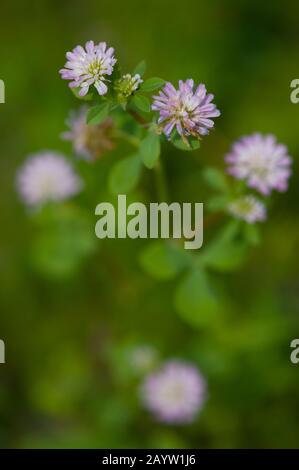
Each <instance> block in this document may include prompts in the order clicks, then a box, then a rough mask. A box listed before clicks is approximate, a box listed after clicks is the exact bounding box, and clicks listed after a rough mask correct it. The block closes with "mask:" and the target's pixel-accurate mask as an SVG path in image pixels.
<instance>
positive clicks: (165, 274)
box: [140, 240, 190, 280]
mask: <svg viewBox="0 0 299 470" xmlns="http://www.w3.org/2000/svg"><path fill="white" fill-rule="evenodd" d="M140 263H141V266H142V267H143V269H144V270H145V271H146V272H147V273H148V274H150V275H151V276H152V277H154V278H155V279H159V280H167V279H173V278H174V277H175V276H176V275H177V274H178V273H179V272H180V271H181V270H182V269H184V268H185V267H186V266H188V264H189V263H190V258H189V255H188V253H186V251H185V250H184V249H183V248H181V247H179V246H176V245H174V244H171V243H169V242H166V241H161V240H159V241H155V242H152V243H151V244H150V245H148V246H147V247H146V249H145V250H144V251H143V252H142V254H141V257H140Z"/></svg>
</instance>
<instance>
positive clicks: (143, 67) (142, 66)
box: [132, 60, 146, 76]
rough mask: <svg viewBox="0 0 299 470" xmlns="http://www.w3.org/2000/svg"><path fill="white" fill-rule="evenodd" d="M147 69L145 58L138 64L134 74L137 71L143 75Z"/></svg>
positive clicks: (134, 73) (133, 73)
mask: <svg viewBox="0 0 299 470" xmlns="http://www.w3.org/2000/svg"><path fill="white" fill-rule="evenodd" d="M145 70H146V62H145V60H142V61H141V62H139V64H138V65H136V67H135V69H134V70H133V72H132V75H136V74H137V73H138V74H139V75H140V76H142V75H143V74H144V72H145Z"/></svg>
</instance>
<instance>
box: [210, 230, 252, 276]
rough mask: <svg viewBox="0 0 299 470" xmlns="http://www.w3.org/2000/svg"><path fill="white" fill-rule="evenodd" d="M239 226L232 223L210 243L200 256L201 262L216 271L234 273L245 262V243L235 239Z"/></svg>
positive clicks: (246, 247) (246, 246) (246, 250)
mask: <svg viewBox="0 0 299 470" xmlns="http://www.w3.org/2000/svg"><path fill="white" fill-rule="evenodd" d="M239 227H240V224H239V223H238V221H232V222H231V223H230V224H228V225H227V227H225V228H224V230H222V232H220V234H219V235H218V237H217V238H216V239H215V240H213V241H211V242H210V244H209V245H208V246H207V248H205V250H204V252H203V253H202V255H201V261H202V262H203V263H204V264H205V265H206V266H208V267H210V268H213V269H215V270H217V271H234V270H235V269H238V268H239V267H240V266H241V265H242V263H244V261H245V260H246V255H247V253H248V245H247V243H246V242H245V241H244V240H242V239H240V238H237V236H236V235H237V234H238V231H239Z"/></svg>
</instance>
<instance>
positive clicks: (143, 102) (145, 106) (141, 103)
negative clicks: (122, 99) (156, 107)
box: [131, 94, 151, 113]
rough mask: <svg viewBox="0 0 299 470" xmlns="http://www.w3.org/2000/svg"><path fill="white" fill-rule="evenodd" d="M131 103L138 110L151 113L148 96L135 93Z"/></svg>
mask: <svg viewBox="0 0 299 470" xmlns="http://www.w3.org/2000/svg"><path fill="white" fill-rule="evenodd" d="M131 103H132V104H133V106H134V107H135V108H136V109H137V110H138V111H141V112H142V113H149V112H150V110H151V104H150V101H149V99H148V98H147V97H146V96H143V95H139V94H138V95H134V96H133V98H132V100H131Z"/></svg>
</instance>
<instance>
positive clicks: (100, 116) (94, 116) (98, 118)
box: [86, 102, 110, 125]
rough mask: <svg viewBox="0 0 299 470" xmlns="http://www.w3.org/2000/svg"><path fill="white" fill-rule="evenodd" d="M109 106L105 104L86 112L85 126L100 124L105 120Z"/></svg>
mask: <svg viewBox="0 0 299 470" xmlns="http://www.w3.org/2000/svg"><path fill="white" fill-rule="evenodd" d="M109 108H110V104H109V103H107V102H105V103H101V104H98V105H96V106H93V107H92V108H90V109H89V110H88V112H87V116H86V122H87V124H93V125H94V124H100V123H101V122H103V121H104V119H106V117H107V116H108V113H109Z"/></svg>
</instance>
